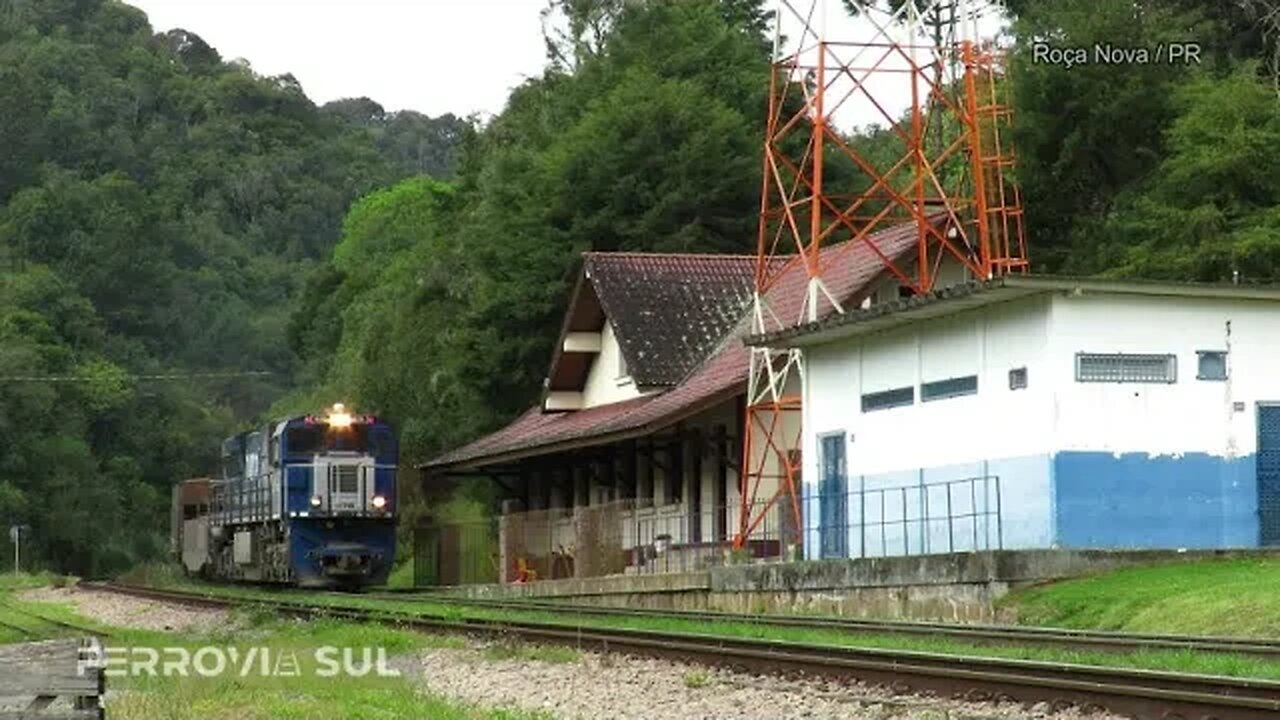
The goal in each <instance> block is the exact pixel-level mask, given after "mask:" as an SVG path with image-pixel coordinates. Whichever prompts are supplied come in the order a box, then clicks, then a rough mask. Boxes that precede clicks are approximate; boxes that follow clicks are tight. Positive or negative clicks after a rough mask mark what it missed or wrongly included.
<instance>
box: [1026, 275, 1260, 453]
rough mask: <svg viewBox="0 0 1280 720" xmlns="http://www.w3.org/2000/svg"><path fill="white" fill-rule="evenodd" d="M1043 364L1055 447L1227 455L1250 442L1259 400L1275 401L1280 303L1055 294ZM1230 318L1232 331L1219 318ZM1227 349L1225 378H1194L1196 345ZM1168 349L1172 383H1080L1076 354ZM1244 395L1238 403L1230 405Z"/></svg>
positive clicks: (1225, 320)
mask: <svg viewBox="0 0 1280 720" xmlns="http://www.w3.org/2000/svg"><path fill="white" fill-rule="evenodd" d="M1052 322H1053V335H1052V344H1051V347H1052V357H1053V363H1052V366H1051V372H1052V373H1053V379H1054V383H1055V384H1056V385H1057V387H1058V389H1059V393H1058V396H1057V406H1056V408H1055V422H1054V433H1055V436H1056V437H1057V446H1058V448H1059V449H1061V450H1095V451H1096V450H1106V451H1111V452H1115V453H1124V452H1143V453H1147V454H1150V455H1177V454H1182V453H1188V452H1203V453H1208V454H1210V455H1214V456H1223V457H1233V456H1236V455H1249V454H1252V453H1253V452H1254V451H1255V449H1256V446H1257V425H1256V418H1257V403H1258V402H1260V401H1280V372H1278V371H1277V368H1278V367H1280V305H1277V304H1276V303H1268V302H1264V301H1240V300H1234V301H1232V300H1215V299H1196V298H1186V299H1173V298H1155V297H1140V296H1116V295H1111V296H1103V295H1085V296H1081V297H1068V296H1059V297H1056V298H1054V301H1053V320H1052ZM1228 322H1230V323H1231V334H1230V337H1228V335H1227V323H1228ZM1228 349H1229V350H1230V354H1229V355H1228V370H1229V380H1228V381H1227V382H1215V381H1203V380H1197V379H1196V371H1197V367H1196V364H1197V357H1196V351H1197V350H1228ZM1082 351H1083V352H1099V353H1118V352H1124V353H1174V354H1176V355H1177V358H1178V360H1177V382H1176V383H1174V384H1172V385H1160V384H1148V383H1143V384H1134V383H1079V382H1076V381H1075V354H1076V353H1077V352H1082ZM1236 401H1240V402H1244V403H1245V408H1244V411H1243V412H1234V411H1233V410H1232V405H1233V403H1234V402H1236Z"/></svg>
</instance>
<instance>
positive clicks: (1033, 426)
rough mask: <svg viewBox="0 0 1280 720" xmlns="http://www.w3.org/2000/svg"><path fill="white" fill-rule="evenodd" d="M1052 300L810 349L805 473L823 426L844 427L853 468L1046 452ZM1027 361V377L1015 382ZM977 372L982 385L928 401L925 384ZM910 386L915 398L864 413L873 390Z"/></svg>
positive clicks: (876, 469) (812, 470) (811, 474)
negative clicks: (1019, 384)
mask: <svg viewBox="0 0 1280 720" xmlns="http://www.w3.org/2000/svg"><path fill="white" fill-rule="evenodd" d="M1047 310H1048V303H1047V302H1045V301H1043V300H1037V301H1032V302H1024V303H1016V304H1014V303H1005V304H1002V305H996V306H992V307H989V308H985V309H981V310H977V311H973V312H968V313H963V314H960V315H957V316H953V317H950V318H943V319H940V320H936V321H931V322H928V323H921V324H919V325H915V326H911V327H908V328H903V329H899V330H895V331H891V332H887V333H883V334H877V335H873V336H871V337H868V338H866V339H863V340H852V341H847V342H843V343H836V344H831V345H824V346H820V347H815V348H811V349H809V350H808V351H807V353H806V356H807V368H808V377H809V391H808V397H807V398H806V403H805V440H806V444H805V455H804V457H805V478H806V481H808V480H814V481H816V479H817V477H818V465H817V462H818V454H817V442H816V437H817V436H818V435H821V434H824V433H829V432H834V431H844V432H846V433H849V434H851V435H852V439H851V441H850V443H849V448H848V451H847V452H848V469H849V474H850V475H861V474H875V473H885V472H891V471H895V470H903V469H908V468H921V467H935V466H945V465H956V464H962V463H971V462H978V461H981V460H984V459H991V458H1001V457H1016V456H1023V455H1031V454H1037V453H1045V452H1048V451H1049V449H1050V446H1051V442H1050V432H1051V428H1052V419H1053V414H1052V406H1051V402H1049V399H1050V397H1051V389H1052V388H1051V383H1050V382H1049V380H1050V377H1051V373H1050V365H1049V357H1048V354H1047V339H1048V312H1047ZM1018 367H1026V368H1027V372H1028V378H1029V386H1028V388H1027V389H1025V390H1010V389H1009V370H1011V369H1013V368H1018ZM973 374H976V375H978V394H976V395H969V396H964V397H957V398H949V399H940V400H934V401H931V402H921V400H920V395H919V391H920V385H921V384H922V383H927V382H932V381H936V380H944V379H947V378H951V377H961V376H966V375H973ZM901 386H911V387H913V388H915V391H916V402H915V403H914V404H913V405H911V406H908V407H900V408H891V409H885V410H875V411H872V412H868V413H866V414H863V413H862V409H861V397H862V395H864V394H867V393H873V392H878V391H882V390H889V389H893V388H896V387H901Z"/></svg>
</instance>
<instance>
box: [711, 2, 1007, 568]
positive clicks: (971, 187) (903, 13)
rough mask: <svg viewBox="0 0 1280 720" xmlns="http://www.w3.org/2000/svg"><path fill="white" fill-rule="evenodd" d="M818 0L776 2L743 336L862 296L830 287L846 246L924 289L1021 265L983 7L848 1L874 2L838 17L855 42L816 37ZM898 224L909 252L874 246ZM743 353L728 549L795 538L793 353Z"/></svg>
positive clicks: (999, 86) (1001, 106) (797, 368)
mask: <svg viewBox="0 0 1280 720" xmlns="http://www.w3.org/2000/svg"><path fill="white" fill-rule="evenodd" d="M826 4H827V3H826V2H825V0H807V1H806V0H781V1H780V2H779V4H778V8H777V15H776V17H775V22H777V23H778V31H777V34H776V35H775V38H776V39H775V41H774V62H773V72H772V75H771V78H770V93H769V111H768V112H769V115H768V123H767V128H766V135H765V141H764V178H763V186H762V190H761V194H760V225H759V238H758V247H757V265H756V275H755V286H756V287H755V300H754V308H753V330H754V333H755V334H763V333H769V332H774V331H778V330H782V329H786V328H787V327H791V326H794V325H795V324H798V323H804V322H812V321H815V320H817V319H819V318H821V317H823V316H826V315H828V314H830V313H832V312H835V313H843V312H844V311H845V308H844V307H843V306H842V302H848V301H849V300H860V299H861V298H849V297H841V296H840V295H841V291H842V290H847V288H837V289H836V290H834V291H833V289H832V286H833V284H832V283H831V282H828V279H830V278H831V277H833V276H834V275H836V274H837V273H838V271H839V269H840V268H841V263H842V261H844V260H846V259H847V255H848V253H850V252H851V251H853V250H854V249H856V248H864V249H866V250H869V251H870V252H871V253H873V254H874V256H875V257H876V258H878V259H879V260H880V262H881V263H882V264H883V266H884V267H883V270H884V273H885V274H887V275H888V276H891V277H893V278H894V279H896V281H897V282H898V283H899V284H900V285H901V286H902V287H903V288H905V289H906V291H907V292H913V293H926V292H930V291H932V290H933V288H934V285H935V282H936V279H937V277H938V269H939V267H940V266H941V263H942V261H943V260H944V258H951V259H953V260H954V261H955V262H957V263H958V264H959V265H960V266H961V267H963V268H964V270H965V275H967V276H968V277H969V278H975V279H984V280H985V279H990V278H993V277H996V276H999V275H1003V274H1007V273H1021V272H1026V271H1027V268H1028V262H1027V250H1026V239H1025V234H1024V229H1023V220H1022V209H1021V199H1020V197H1019V195H1018V192H1017V189H1016V188H1015V187H1013V186H1012V184H1011V183H1010V182H1009V180H1010V177H1008V176H1009V175H1010V174H1011V173H1010V171H1011V170H1012V168H1013V165H1014V156H1013V153H1012V151H1011V148H1010V146H1009V142H1008V138H1005V139H1004V140H1002V138H1001V135H1002V133H1004V131H1005V130H1006V129H1007V128H1008V126H1009V124H1010V121H1011V113H1010V109H1009V105H1008V103H1007V101H1005V100H1004V99H1003V98H1004V97H1005V96H1006V93H1007V83H1005V82H1004V67H1005V66H1004V55H1003V52H1002V51H1001V50H1000V49H999V48H998V47H997V46H996V44H995V43H993V42H980V41H979V40H978V27H979V22H982V21H984V20H983V18H982V14H983V13H984V12H990V11H991V10H992V7H991V4H990V3H985V2H979V1H978V0H974V1H973V2H967V1H966V0H891V1H890V2H888V3H887V4H888V7H887V8H880V7H879V3H877V2H869V3H855V4H861V5H870V6H872V7H870V8H866V7H864V8H863V9H862V10H861V11H860V12H859V16H858V19H857V21H856V23H852V22H847V23H846V24H848V25H849V26H850V27H851V28H854V27H860V28H861V30H862V31H864V32H863V35H865V37H860V38H858V39H856V40H830V39H828V38H827V36H826V27H827V8H826ZM801 5H803V7H801ZM997 12H998V9H997ZM846 20H847V18H846ZM903 104H905V105H906V108H905V110H903V111H902V112H901V113H900V114H896V115H895V114H894V113H893V112H892V111H891V108H893V107H895V106H897V107H901V105H903ZM842 120H843V121H844V122H842ZM868 120H870V121H871V122H872V123H874V124H876V125H879V126H880V128H881V131H880V133H879V136H878V139H879V142H878V143H876V144H875V145H874V146H865V145H859V144H858V143H857V142H856V141H855V140H853V139H852V135H853V133H852V132H851V131H852V129H853V128H852V125H853V124H854V123H856V124H861V125H865V124H867V121H868ZM859 121H860V122H859ZM841 125H844V126H845V127H844V129H843V130H842V129H841ZM1004 134H1006V135H1007V133H1004ZM903 225H907V226H909V228H910V229H912V230H913V231H914V233H915V243H914V247H915V249H914V251H913V252H909V253H907V254H906V255H903V254H901V253H893V254H891V253H889V252H886V251H885V250H884V249H883V248H881V247H879V246H878V244H877V239H876V237H875V236H874V235H873V234H874V233H876V232H877V231H880V230H885V229H887V228H889V227H894V226H896V227H899V228H901V227H902V226H903ZM798 282H803V283H804V287H803V289H799V288H797V287H795V286H796V285H797V283H798ZM751 352H752V356H751V375H750V380H749V383H748V394H747V402H746V427H745V428H744V433H743V439H744V452H743V455H744V457H743V465H742V474H741V478H740V483H741V486H740V499H741V507H740V512H739V523H738V528H737V533H736V535H735V544H736V545H737V546H739V547H742V546H743V545H745V544H746V543H747V542H748V540H749V539H751V538H752V536H753V535H754V534H757V533H759V532H760V529H761V527H763V526H767V525H768V524H769V523H768V519H769V518H777V519H778V520H777V521H776V522H775V523H773V524H774V525H775V526H778V527H780V528H781V529H782V532H781V537H782V539H783V540H786V541H790V542H793V543H798V542H800V541H801V534H802V533H803V528H804V527H805V525H804V522H803V512H802V508H801V503H800V487H799V471H800V460H799V455H800V453H799V450H800V437H801V436H800V432H801V429H800V410H801V398H802V397H803V390H804V382H805V379H804V358H803V355H802V354H801V353H800V351H799V350H796V349H791V350H786V349H781V350H780V349H772V348H752V350H751ZM770 534H772V531H771V533H770Z"/></svg>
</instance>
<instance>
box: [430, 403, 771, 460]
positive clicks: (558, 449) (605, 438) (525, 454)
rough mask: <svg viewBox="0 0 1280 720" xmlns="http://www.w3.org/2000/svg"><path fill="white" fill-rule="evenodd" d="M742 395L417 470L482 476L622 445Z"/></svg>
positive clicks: (660, 430) (694, 404) (655, 432)
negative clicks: (540, 460)
mask: <svg viewBox="0 0 1280 720" xmlns="http://www.w3.org/2000/svg"><path fill="white" fill-rule="evenodd" d="M745 392H746V383H745V382H744V383H742V384H741V385H734V386H732V387H729V388H726V389H725V390H723V391H721V392H718V393H715V394H714V395H711V396H709V397H707V398H705V399H703V400H702V401H700V402H697V403H693V404H690V405H687V406H684V407H681V408H680V409H679V410H678V411H676V412H673V413H671V414H668V415H664V416H662V417H660V418H658V419H656V420H653V421H651V422H648V423H644V424H642V425H637V426H635V427H631V428H622V429H619V430H614V431H610V432H604V433H600V434H598V435H587V436H582V437H575V438H567V439H564V440H559V441H552V442H549V443H540V444H536V445H529V446H525V447H520V448H513V449H511V450H506V451H502V452H497V453H493V454H490V455H480V456H477V457H472V458H464V459H461V460H457V461H453V462H428V463H423V464H421V465H418V470H423V471H427V472H443V473H459V474H461V473H475V474H484V473H485V468H488V467H492V466H495V465H505V464H508V463H512V462H519V461H521V460H527V459H529V458H533V457H539V456H542V455H554V454H557V453H563V452H571V451H575V450H583V449H586V448H591V447H599V446H601V445H610V444H613V443H617V442H625V441H627V440H633V439H635V438H641V437H645V436H646V435H655V434H657V433H660V432H662V431H663V430H666V429H667V428H669V427H672V426H674V425H676V424H677V423H680V422H682V421H684V420H688V419H689V418H691V417H693V416H694V415H697V414H698V413H701V412H703V411H704V410H709V409H711V408H713V407H715V406H717V405H719V404H721V403H723V402H726V401H728V400H732V399H733V398H735V397H737V396H739V395H743V394H744V393H745Z"/></svg>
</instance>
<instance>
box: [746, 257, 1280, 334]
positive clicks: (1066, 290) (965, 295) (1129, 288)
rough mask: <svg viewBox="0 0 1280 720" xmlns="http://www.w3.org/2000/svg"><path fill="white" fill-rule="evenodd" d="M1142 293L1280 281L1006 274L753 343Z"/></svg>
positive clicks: (1270, 291) (1214, 293)
mask: <svg viewBox="0 0 1280 720" xmlns="http://www.w3.org/2000/svg"><path fill="white" fill-rule="evenodd" d="M1050 293H1060V294H1066V295H1072V296H1085V295H1142V296H1149V297H1177V298H1201V299H1222V300H1254V301H1266V302H1280V285H1226V284H1209V283H1179V282H1161V281H1149V280H1109V279H1100V278H1073V277H1057V276H1051V275H1011V276H1007V277H1002V278H997V279H995V280H990V281H987V282H983V283H965V284H963V285H956V286H953V287H949V288H942V289H939V290H935V291H934V292H931V293H928V294H926V295H919V296H916V297H911V298H905V299H902V300H898V301H895V302H891V303H884V304H883V305H877V306H873V307H870V308H867V309H865V310H856V311H853V312H847V313H844V314H843V315H832V316H830V317H828V318H826V319H823V320H819V321H818V322H814V323H807V324H804V325H798V326H796V327H794V328H788V329H786V330H781V331H778V332H773V333H767V334H764V335H754V336H752V337H749V338H747V340H746V344H747V345H751V346H755V347H770V346H773V347H788V348H804V347H810V346H813V345H821V344H825V343H829V342H834V341H838V340H844V339H848V338H855V337H860V336H864V335H870V334H872V333H878V332H883V331H886V330H892V329H894V328H897V327H901V326H904V325H908V324H911V323H917V322H921V321H924V320H930V319H933V318H939V317H946V316H948V315H955V314H957V313H962V312H966V311H968V310H973V309H976V308H980V307H985V306H988V305H995V304H997V303H1003V302H1009V301H1011V300H1019V299H1022V298H1026V297H1030V296H1033V295H1044V294H1050Z"/></svg>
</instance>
